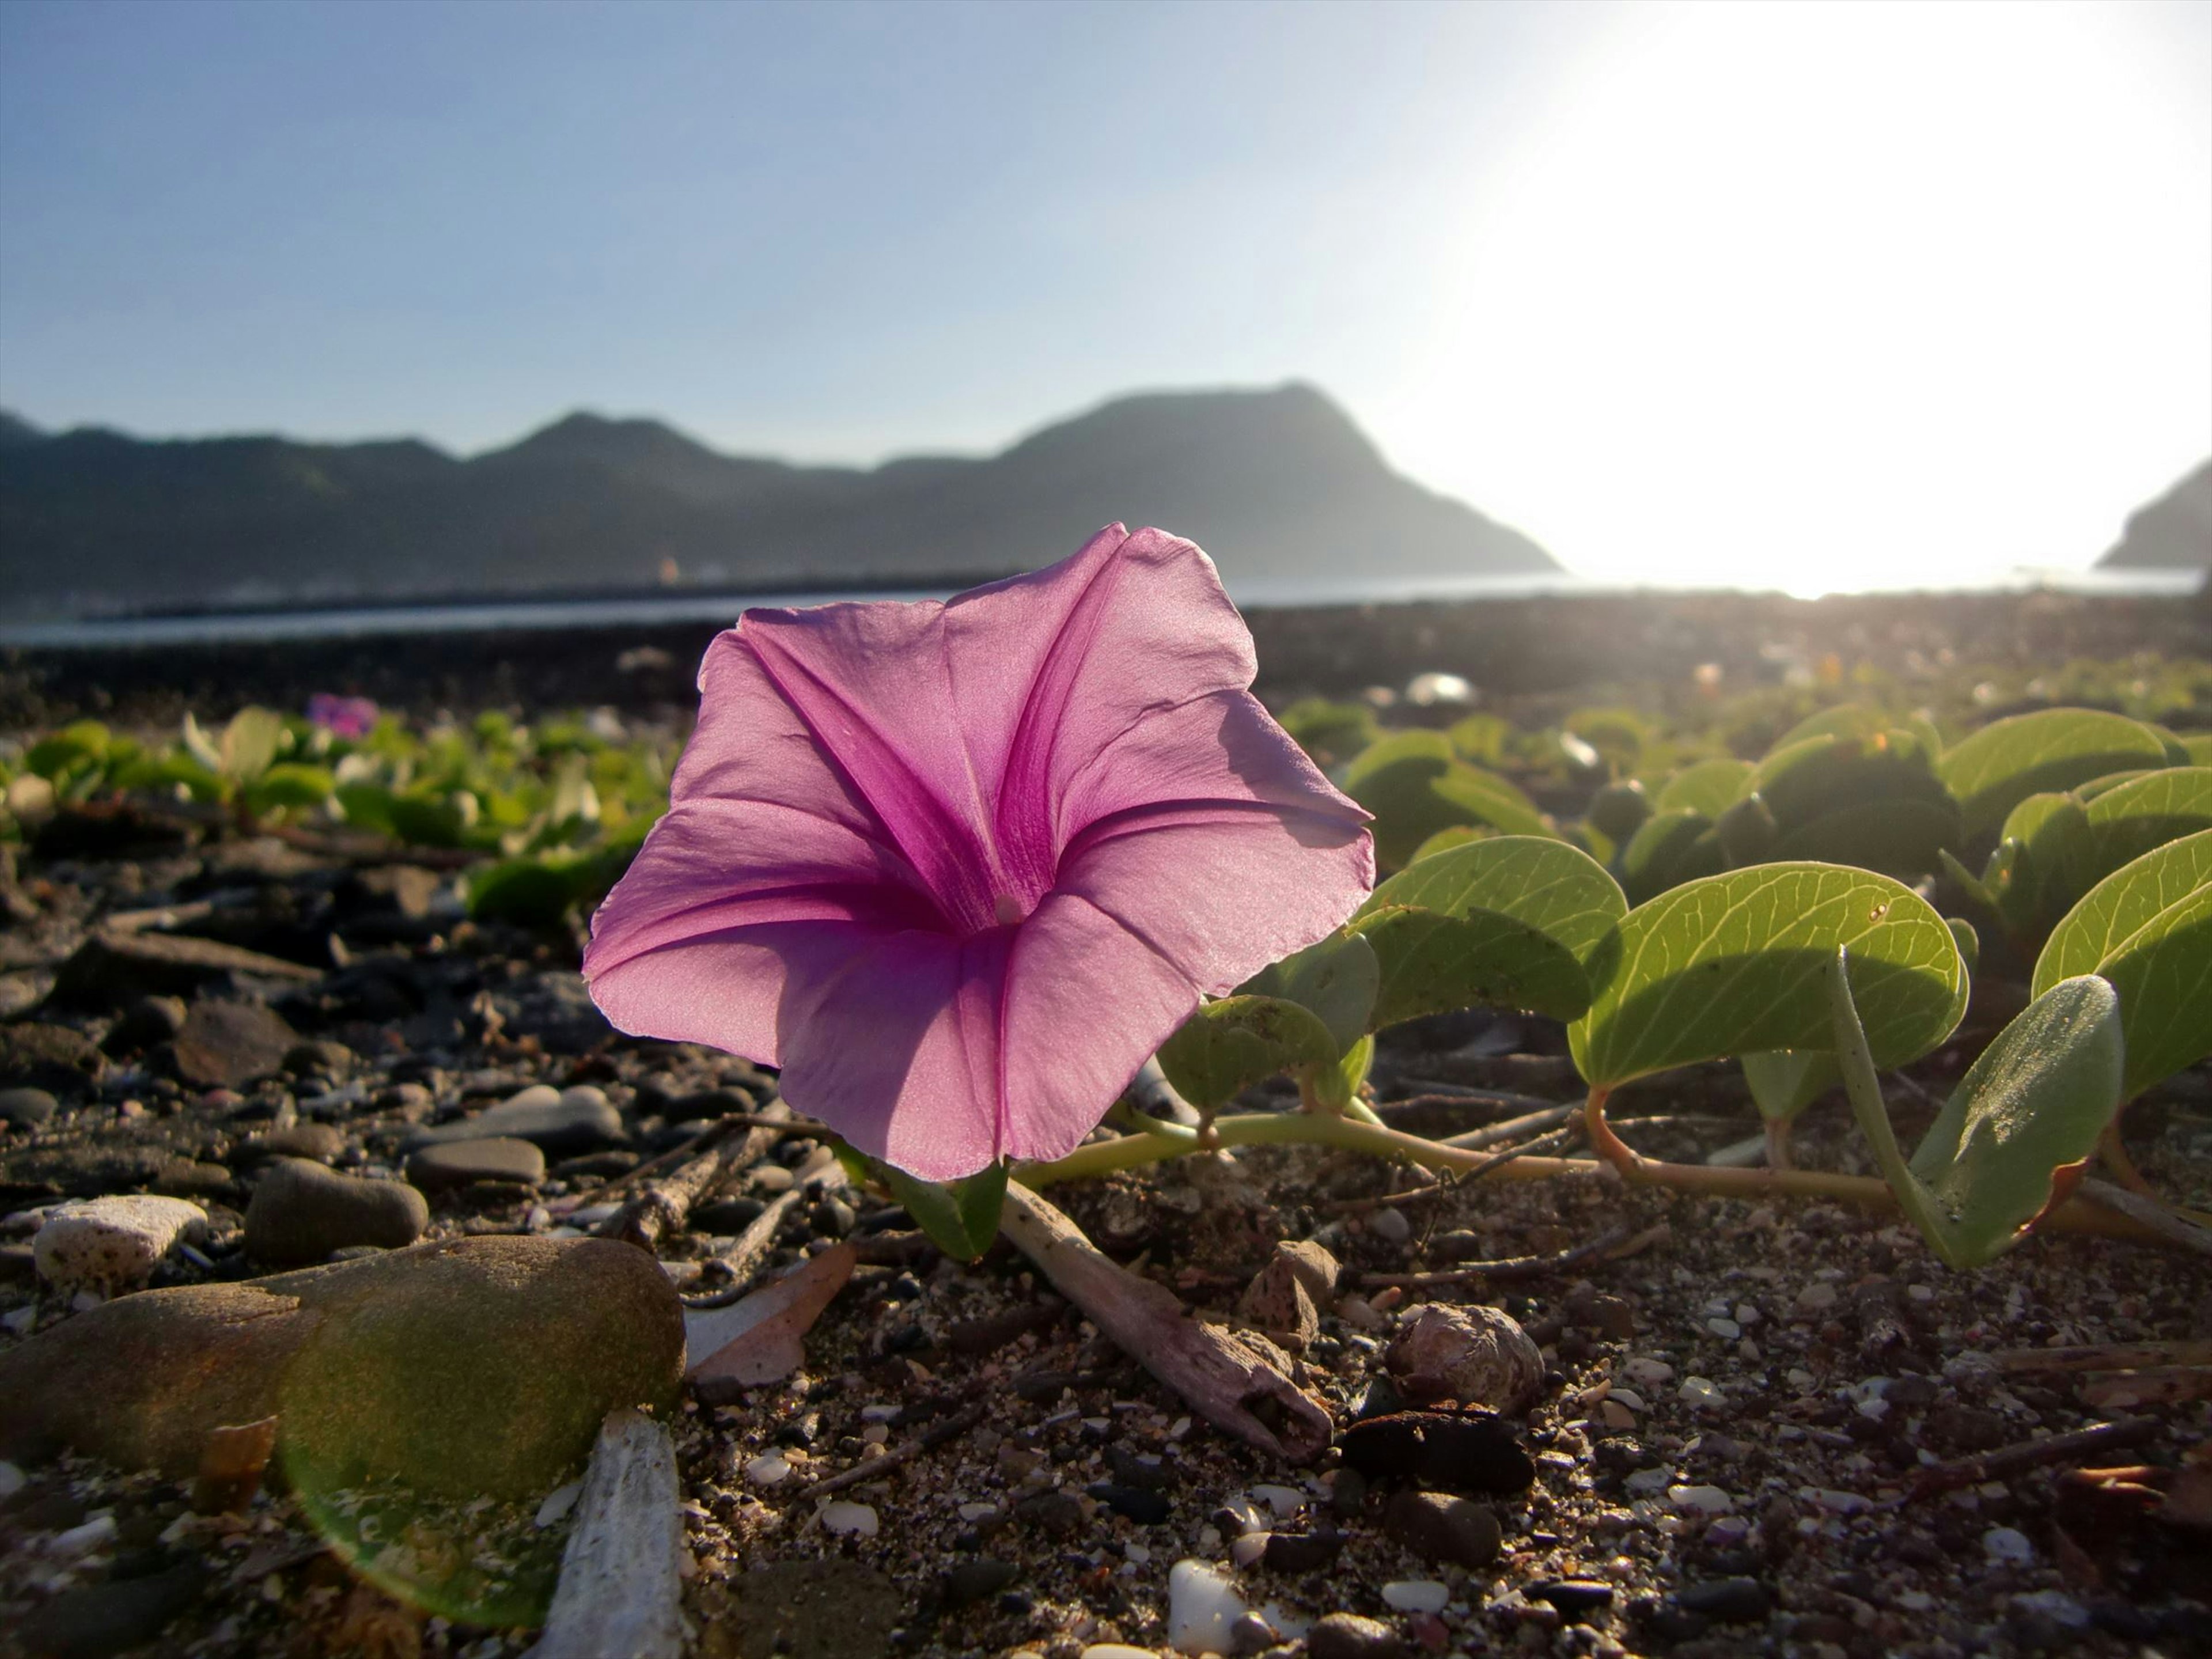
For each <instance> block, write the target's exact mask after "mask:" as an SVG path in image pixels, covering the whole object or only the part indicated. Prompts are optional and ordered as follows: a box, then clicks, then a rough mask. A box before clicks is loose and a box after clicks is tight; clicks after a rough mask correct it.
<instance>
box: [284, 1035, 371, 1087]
mask: <svg viewBox="0 0 2212 1659" xmlns="http://www.w3.org/2000/svg"><path fill="white" fill-rule="evenodd" d="M355 1060H356V1056H355V1054H354V1052H353V1050H352V1049H350V1048H347V1047H346V1046H345V1044H344V1043H343V1042H337V1041H335V1040H334V1039H332V1038H330V1037H311V1038H309V1039H308V1040H307V1041H306V1042H295V1043H294V1044H293V1045H292V1047H291V1048H290V1049H289V1051H288V1052H287V1053H286V1054H285V1055H284V1069H285V1070H286V1071H288V1072H289V1073H292V1075H293V1076H295V1077H326V1078H331V1079H343V1078H346V1077H348V1076H349V1075H350V1074H351V1073H352V1071H353V1068H354V1065H355Z"/></svg>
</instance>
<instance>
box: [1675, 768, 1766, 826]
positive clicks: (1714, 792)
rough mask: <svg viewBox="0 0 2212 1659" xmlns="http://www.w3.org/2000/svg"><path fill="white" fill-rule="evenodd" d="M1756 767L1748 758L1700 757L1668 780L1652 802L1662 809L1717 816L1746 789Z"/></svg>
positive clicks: (1710, 816) (1732, 803) (1726, 809)
mask: <svg viewBox="0 0 2212 1659" xmlns="http://www.w3.org/2000/svg"><path fill="white" fill-rule="evenodd" d="M1752 772H1753V766H1752V763H1750V762H1749V761H1743V760H1709V761H1699V763H1697V764H1696V765H1695V766H1689V767H1685V768H1684V769H1682V770H1680V772H1677V773H1675V774H1674V776H1673V777H1671V778H1669V779H1668V780H1667V782H1666V786H1665V787H1663V788H1662V789H1661V790H1660V791H1659V799H1657V800H1656V801H1654V802H1653V803H1652V805H1653V806H1654V807H1655V808H1656V810H1657V811H1662V812H1680V811H1692V812H1698V813H1702V814H1703V815H1704V816H1705V817H1709V818H1717V817H1720V815H1721V814H1722V813H1723V812H1725V811H1728V809H1729V807H1730V806H1731V805H1734V804H1735V801H1736V799H1738V798H1739V797H1740V796H1741V794H1742V793H1743V785H1744V780H1745V779H1746V778H1748V777H1749V776H1750V775H1752Z"/></svg>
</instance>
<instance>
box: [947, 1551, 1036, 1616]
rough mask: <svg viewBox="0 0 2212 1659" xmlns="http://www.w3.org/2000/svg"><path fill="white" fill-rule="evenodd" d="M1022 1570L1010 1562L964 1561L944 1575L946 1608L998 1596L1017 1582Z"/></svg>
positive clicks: (964, 1605) (966, 1604) (962, 1605)
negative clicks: (1008, 1586)
mask: <svg viewBox="0 0 2212 1659" xmlns="http://www.w3.org/2000/svg"><path fill="white" fill-rule="evenodd" d="M1018 1571H1020V1570H1019V1569H1018V1568H1017V1567H1016V1566H1015V1565H1014V1564H1013V1563H1012V1562H1011V1561H993V1560H989V1559H984V1560H981V1561H963V1562H962V1563H961V1564H960V1565H958V1566H957V1567H954V1568H953V1569H952V1570H951V1571H949V1572H947V1573H946V1574H945V1577H944V1579H943V1580H942V1581H941V1582H942V1583H943V1585H944V1589H945V1605H946V1606H948V1607H966V1606H968V1605H969V1603H970V1602H974V1601H982V1600H983V1599H984V1598H985V1597H987V1596H992V1595H997V1594H998V1593H999V1592H1000V1590H1002V1589H1006V1586H1007V1585H1009V1584H1011V1583H1013V1582H1014V1578H1015V1575H1016V1574H1017V1573H1018Z"/></svg>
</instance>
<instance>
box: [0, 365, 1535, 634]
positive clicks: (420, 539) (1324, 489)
mask: <svg viewBox="0 0 2212 1659" xmlns="http://www.w3.org/2000/svg"><path fill="white" fill-rule="evenodd" d="M1115 519H1120V520H1125V521H1127V522H1128V523H1130V524H1133V525H1134V524H1158V525H1164V526H1168V527H1170V528H1172V529H1174V530H1176V531H1178V532H1182V533H1183V534H1186V535H1189V536H1191V537H1193V538H1195V539H1196V540H1197V541H1198V542H1200V544H1202V545H1203V546H1205V547H1206V550H1208V551H1209V552H1211V553H1212V554H1213V555H1214V556H1215V557H1216V558H1217V559H1218V560H1219V561H1220V562H1221V564H1222V566H1223V568H1224V569H1225V570H1227V571H1229V572H1230V573H1231V574H1243V575H1248V576H1252V575H1267V576H1274V577H1284V578H1291V579H1298V578H1312V577H1318V576H1325V575H1329V574H1343V573H1345V572H1346V571H1347V570H1356V571H1357V572H1358V573H1360V574H1362V575H1364V576H1368V577H1370V578H1373V579H1375V580H1378V581H1387V580H1389V579H1390V578H1393V577H1401V576H1403V577H1419V576H1434V575H1443V574H1455V575H1456V574H1482V573H1494V572H1515V571H1522V572H1535V571H1546V570H1552V569H1555V568H1557V566H1556V565H1555V564H1554V563H1553V561H1552V560H1551V558H1550V557H1549V556H1548V555H1547V554H1546V553H1545V552H1544V551H1543V550H1541V549H1540V548H1539V547H1537V546H1536V545H1535V544H1534V543H1533V542H1531V541H1529V540H1528V538H1525V537H1523V536H1522V535H1520V534H1518V533H1516V532H1514V531H1511V530H1508V529H1505V528H1504V527H1503V526H1498V525H1496V524H1493V523H1492V522H1491V521H1490V520H1486V519H1485V518H1483V517H1482V516H1481V515H1480V514H1479V513H1475V512H1474V511H1473V510H1471V509H1470V508H1468V507H1466V506H1464V505H1462V503H1460V502H1458V501H1452V500H1450V499H1449V498H1447V497H1444V496H1442V495H1435V494H1432V493H1431V492H1430V491H1428V490H1425V489H1422V488H1420V487H1419V485H1417V484H1415V483H1412V482H1411V481H1410V480H1408V479H1407V478H1404V477H1401V476H1399V475H1398V474H1396V473H1395V472H1393V471H1390V469H1389V465H1388V464H1387V463H1386V462H1385V461H1384V460H1383V457H1382V455H1381V454H1380V453H1378V452H1377V451H1376V448H1375V447H1374V446H1373V445H1372V444H1371V443H1370V442H1369V441H1367V439H1366V438H1365V436H1364V435H1362V434H1361V433H1360V431H1359V430H1358V428H1356V427H1355V426H1354V425H1353V424H1352V422H1351V420H1350V419H1349V418H1348V417H1347V416H1346V415H1345V413H1344V412H1343V410H1340V409H1339V408H1338V407H1337V406H1336V405H1335V404H1333V403H1331V402H1330V401H1329V400H1328V398H1326V397H1325V396H1323V395H1322V393H1321V392H1317V391H1316V390H1315V389H1313V388H1312V387H1310V386H1296V385H1293V386H1283V387H1279V388H1277V389H1274V390H1271V391H1264V392H1177V393H1158V394H1148V395H1144V396H1139V397H1130V398H1117V399H1115V400H1114V401H1112V402H1110V403H1107V404H1103V405H1101V406H1100V407H1098V408H1097V409H1095V410H1091V411H1090V412H1089V413H1087V414H1085V415H1081V416H1077V417H1076V418H1075V419H1073V420H1070V421H1065V422H1060V423H1059V424H1056V425H1054V426H1050V427H1047V428H1044V429H1043V430H1042V431H1040V432H1037V433H1035V434H1033V435H1030V437H1027V438H1025V439H1024V440H1022V441H1020V442H1019V443H1017V444H1016V445H1014V446H1013V447H1012V448H1010V449H1008V450H1006V451H1005V452H1004V453H1000V454H999V455H995V456H992V457H988V458H985V459H965V458H957V457H943V456H918V457H909V458H906V459H899V460H895V461H891V462H888V463H886V464H885V465H882V466H880V467H877V468H874V469H872V470H859V469H854V468H846V467H801V466H793V465H787V464H786V463H784V462H781V461H776V460H769V459H757V458H748V457H743V456H731V455H723V454H720V453H717V452H715V451H714V450H711V449H709V448H708V447H705V446H704V445H702V444H699V443H697V442H695V441H693V440H691V439H690V438H688V437H686V436H684V435H683V434H682V433H679V432H677V431H675V430H673V429H671V428H669V427H666V426H664V425H662V424H660V423H659V422H655V421H647V420H608V419H605V418H604V417H602V416H597V415H591V414H582V413H579V414H574V415H570V416H567V417H565V418H564V419H562V420H560V421H556V422H554V423H553V424H552V425H550V426H549V427H546V428H544V429H543V430H541V431H538V432H536V433H533V434H532V435H530V436H529V437H526V438H525V439H523V440H522V441H520V442H519V443H516V444H513V445H512V446H510V447H507V448H504V449H496V450H492V451H489V452H488V453H484V454H481V455H477V456H474V457H471V458H469V459H457V458H455V457H453V456H451V455H447V454H446V453H443V452H441V451H439V450H437V449H435V448H433V447H430V446H428V445H427V444H423V443H420V442H416V441H412V440H401V441H387V442H377V443H360V444H336V445H333V444H307V443H295V442H293V441H289V440H288V439H283V438H276V437H240V438H211V439H193V440H179V441H161V442H148V441H140V440H137V439H134V438H130V437H125V436H124V435H120V434H118V433H114V432H110V431H106V430H102V429H99V428H82V429H79V430H76V431H72V432H65V433H62V434H58V435H48V434H45V433H42V432H40V431H39V430H38V429H37V428H34V427H33V426H31V425H29V424H28V423H27V422H22V421H21V420H19V419H17V418H15V417H14V416H0V595H4V597H5V599H7V601H8V602H9V604H10V605H11V606H14V607H15V608H17V609H18V610H19V611H49V612H52V611H79V612H82V611H137V610H146V609H154V608H161V607H164V606H176V605H206V604H219V603H225V602H233V603H234V602H240V601H264V602H267V601H278V602H287V601H292V600H312V599H323V600H327V599H339V598H362V599H370V598H396V597H402V596H408V597H417V596H422V597H428V596H435V595H438V594H441V593H486V592H512V593H518V594H520V593H526V592H532V591H539V590H545V589H561V590H575V589H586V588H609V589H613V588H635V587H638V586H647V585H650V584H652V583H653V582H654V581H655V580H659V577H660V575H661V573H662V570H663V565H664V561H671V560H672V561H673V562H675V566H676V568H677V569H678V572H679V573H680V574H681V577H682V579H683V580H685V581H687V582H702V583H714V584H718V585H726V586H733V587H744V586H753V585H757V584H760V585H765V584H779V583H822V584H825V585H839V584H844V583H868V582H898V581H902V580H908V581H917V580H940V579H953V578H962V579H964V578H969V577H975V578H982V577H989V576H996V575H1003V574H1008V573H1010V572H1012V571H1015V570H1019V569H1024V568H1033V567H1035V566H1036V565H1039V564H1043V563H1048V562H1051V561H1052V560H1054V559H1056V558H1059V557H1060V556H1063V555H1065V554H1066V553H1068V552H1070V551H1073V549H1074V548H1075V547H1076V546H1077V544H1079V542H1080V541H1081V540H1082V538H1084V537H1085V535H1087V534H1088V533H1089V532H1091V531H1092V530H1094V529H1095V528H1097V526H1099V525H1101V524H1104V523H1108V522H1110V521H1111V520H1115Z"/></svg>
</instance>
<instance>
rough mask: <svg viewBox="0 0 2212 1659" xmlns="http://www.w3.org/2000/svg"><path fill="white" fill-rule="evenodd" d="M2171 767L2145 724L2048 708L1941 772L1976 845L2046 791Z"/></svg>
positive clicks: (2003, 725) (1989, 735) (1968, 746)
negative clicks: (2119, 774)
mask: <svg viewBox="0 0 2212 1659" xmlns="http://www.w3.org/2000/svg"><path fill="white" fill-rule="evenodd" d="M2165 763H2166V745H2165V744H2163V743H2162V742H2160V740H2159V736H2158V733H2156V732H2153V731H2151V730H2150V729H2149V728H2148V726H2144V725H2142V722H2140V721H2138V720H2130V719H2128V718H2127V716H2125V715H2124V714H2106V713H2104V712H2103V711H2101V710H2099V709H2093V708H2045V709H2040V710H2039V711H2037V712H2036V713H2034V714H2015V715H2014V716H2013V717H2012V718H2011V719H2009V720H1997V721H1996V722H1994V723H1993V724H1991V725H1989V726H1984V727H1983V728H1982V729H1981V730H1980V731H1978V732H1975V733H1974V734H1973V735H1972V737H1969V738H1962V739H1961V740H1960V742H1958V743H1956V744H1953V745H1952V746H1951V748H1950V749H1949V750H1946V751H1945V753H1944V756H1943V758H1942V762H1941V763H1939V764H1938V766H1937V768H1936V770H1937V772H1938V774H1939V775H1941V776H1942V780H1943V781H1944V782H1945V783H1947V784H1948V785H1949V786H1950V789H1951V793H1953V794H1954V795H1955V796H1956V797H1957V798H1958V800H1959V806H1960V811H1962V812H1963V813H1964V815H1965V818H1966V836H1967V838H1968V840H1970V841H1972V840H1978V839H1979V838H1980V837H1983V836H1989V835H1992V834H1994V833H1995V832H1996V829H1997V828H1998V826H1999V825H2001V824H2002V823H2003V822H2004V820H2005V815H2006V814H2007V813H2008V812H2010V811H2012V809H2013V808H2014V807H2015V806H2016V805H2019V804H2020V803H2021V801H2023V800H2026V799H2027V798H2028V797H2029V796H2030V795H2033V794H2035V793H2038V792H2039V791H2041V790H2057V789H2070V788H2072V787H2074V786H2075V784H2078V783H2087V782H2088V781H2090V780H2091V779H2093V778H2100V777H2102V776H2104V775H2106V773H2108V772H2118V771H2121V770H2124V769H2126V768H2129V767H2138V766H2140V767H2155V766H2162V765H2164V764H2165Z"/></svg>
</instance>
